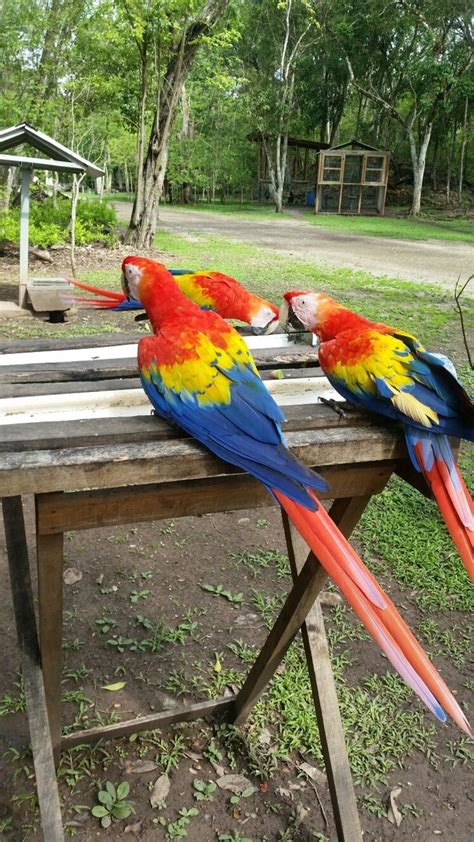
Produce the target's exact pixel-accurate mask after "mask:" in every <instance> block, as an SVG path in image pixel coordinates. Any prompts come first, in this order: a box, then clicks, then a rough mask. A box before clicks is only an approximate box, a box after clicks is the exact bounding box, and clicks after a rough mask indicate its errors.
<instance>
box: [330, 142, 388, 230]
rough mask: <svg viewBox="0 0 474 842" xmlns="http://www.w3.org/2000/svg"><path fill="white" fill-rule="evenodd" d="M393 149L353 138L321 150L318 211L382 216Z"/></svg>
mask: <svg viewBox="0 0 474 842" xmlns="http://www.w3.org/2000/svg"><path fill="white" fill-rule="evenodd" d="M389 160H390V153H389V152H385V151H384V150H382V149H377V148H376V147H375V146H369V145H368V144H367V143H362V142H361V141H359V140H355V139H353V140H350V141H349V142H348V143H342V144H341V145H340V146H332V147H331V148H330V149H325V150H323V151H321V152H320V153H319V165H318V176H317V183H316V203H315V211H316V213H343V214H373V215H380V216H382V215H383V213H384V209H385V195H386V193H387V182H388V165H389Z"/></svg>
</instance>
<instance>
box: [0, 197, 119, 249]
mask: <svg viewBox="0 0 474 842" xmlns="http://www.w3.org/2000/svg"><path fill="white" fill-rule="evenodd" d="M70 223H71V203H70V201H68V199H59V200H58V202H57V206H56V207H53V203H52V200H51V199H46V200H45V201H43V202H39V201H35V200H34V199H33V200H32V202H31V207H30V243H31V244H32V245H34V246H39V247H40V248H48V246H54V245H58V244H61V243H65V242H67V241H68V240H69V237H70V230H69V228H70ZM19 239H20V209H19V208H12V209H11V210H9V211H4V212H2V213H0V240H12V242H14V243H17V242H19ZM116 241H117V214H116V212H115V210H114V208H112V207H110V206H109V205H107V204H106V203H105V202H97V201H95V200H91V199H81V200H79V203H78V206H77V218H76V244H77V245H78V246H83V245H86V244H87V243H94V242H102V243H105V245H109V246H110V245H113V244H114V243H115V242H116Z"/></svg>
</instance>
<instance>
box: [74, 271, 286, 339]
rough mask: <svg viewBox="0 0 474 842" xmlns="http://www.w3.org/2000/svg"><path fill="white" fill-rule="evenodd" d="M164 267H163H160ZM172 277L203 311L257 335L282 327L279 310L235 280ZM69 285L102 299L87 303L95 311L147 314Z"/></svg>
mask: <svg viewBox="0 0 474 842" xmlns="http://www.w3.org/2000/svg"><path fill="white" fill-rule="evenodd" d="M158 265H161V264H158ZM169 271H171V274H172V275H173V276H174V277H175V278H176V282H177V284H178V286H179V288H180V289H181V291H182V292H184V294H185V295H187V296H188V298H190V299H191V301H194V302H195V303H196V304H199V306H200V307H201V308H202V309H203V310H215V311H216V313H219V315H220V316H221V317H222V318H223V319H237V320H238V321H241V322H246V323H247V324H249V325H251V327H253V328H254V330H255V331H256V332H260V331H263V330H264V331H265V332H266V333H272V332H273V331H274V330H275V328H276V327H277V325H278V307H275V305H274V304H271V303H270V301H266V300H265V299H264V298H260V296H258V295H254V294H253V293H251V292H249V291H248V290H246V289H245V287H243V286H242V284H240V283H239V282H238V281H236V280H235V278H231V277H230V276H229V275H223V274H222V273H221V272H210V271H203V272H190V271H188V270H181V269H172V270H169ZM69 283H71V284H73V285H74V286H77V287H80V288H81V289H84V290H87V291H88V292H92V293H94V294H95V295H98V296H103V297H102V298H93V299H84V298H83V297H78V298H77V301H78V302H80V301H83V302H87V303H88V304H90V305H92V306H93V307H104V308H107V309H111V310H143V304H142V303H141V302H140V301H127V298H126V297H125V296H124V295H123V294H122V293H120V292H112V291H110V290H105V289H98V288H97V287H93V286H90V284H85V283H83V282H82V281H76V280H73V279H72V278H71V279H69Z"/></svg>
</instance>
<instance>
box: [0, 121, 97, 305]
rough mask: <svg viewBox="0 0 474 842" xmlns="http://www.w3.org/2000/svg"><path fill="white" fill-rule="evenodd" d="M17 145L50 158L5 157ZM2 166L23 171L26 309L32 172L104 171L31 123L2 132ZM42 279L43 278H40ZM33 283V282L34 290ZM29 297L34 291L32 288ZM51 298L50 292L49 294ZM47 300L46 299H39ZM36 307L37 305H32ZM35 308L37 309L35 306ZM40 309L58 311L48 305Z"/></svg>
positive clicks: (23, 289) (21, 301)
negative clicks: (6, 150)
mask: <svg viewBox="0 0 474 842" xmlns="http://www.w3.org/2000/svg"><path fill="white" fill-rule="evenodd" d="M17 146H25V147H26V149H34V150H38V151H39V152H42V153H43V154H46V155H49V157H48V158H37V157H32V156H31V155H25V154H23V155H6V154H4V150H5V149H12V148H15V147H17ZM0 167H18V168H19V169H20V170H21V194H20V208H21V217H20V289H19V305H20V307H23V308H24V307H26V304H27V286H28V282H29V280H30V281H32V280H34V279H29V278H28V229H29V218H30V184H31V179H32V176H33V170H51V171H53V172H64V173H70V174H72V173H86V174H87V175H89V176H91V177H92V178H99V177H100V176H102V175H103V174H104V171H103V170H101V169H100V168H99V167H97V166H96V165H95V164H92V163H91V162H90V161H87V160H86V159H85V158H82V157H81V156H80V155H78V154H77V152H73V150H72V149H68V147H67V146H63V144H62V143H59V142H58V141H57V140H54V138H52V137H50V136H49V135H47V134H45V133H44V132H41V131H39V130H38V129H35V128H34V126H30V125H29V124H28V123H19V124H18V125H17V126H10V128H8V129H2V130H0ZM38 280H42V279H38ZM47 285H48V287H49V288H51V287H52V286H53V285H54V282H53V279H48V280H47ZM32 287H33V283H31V288H32ZM29 294H30V298H31V297H32V296H31V289H30V293H29ZM47 295H49V293H48V294H47ZM40 297H42V298H44V296H40ZM33 304H34V302H33ZM34 309H38V307H36V306H34ZM40 309H44V310H50V309H55V308H52V307H50V306H49V304H48V303H47V302H46V303H45V304H44V306H41V307H40Z"/></svg>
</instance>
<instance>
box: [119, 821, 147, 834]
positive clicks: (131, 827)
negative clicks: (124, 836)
mask: <svg viewBox="0 0 474 842" xmlns="http://www.w3.org/2000/svg"><path fill="white" fill-rule="evenodd" d="M142 825H143V822H135V823H134V824H128V825H127V826H126V828H125V829H124V831H123V832H124V833H140V831H141V829H142Z"/></svg>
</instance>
